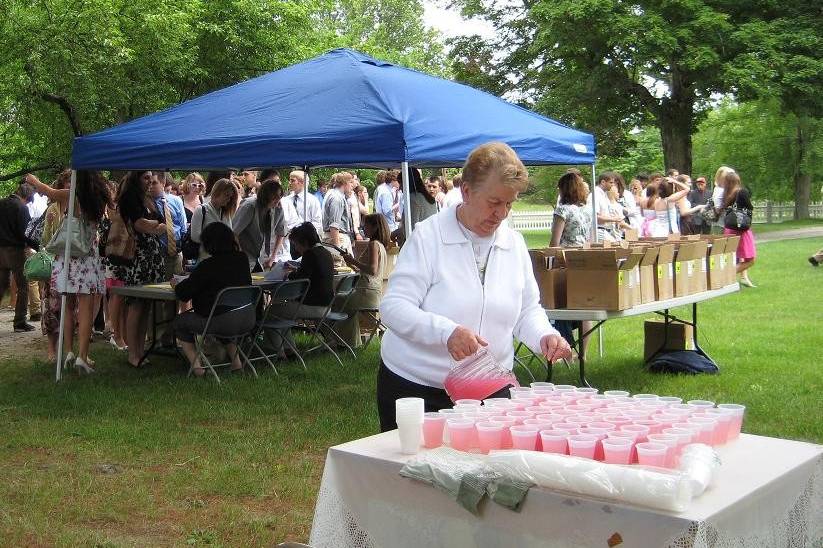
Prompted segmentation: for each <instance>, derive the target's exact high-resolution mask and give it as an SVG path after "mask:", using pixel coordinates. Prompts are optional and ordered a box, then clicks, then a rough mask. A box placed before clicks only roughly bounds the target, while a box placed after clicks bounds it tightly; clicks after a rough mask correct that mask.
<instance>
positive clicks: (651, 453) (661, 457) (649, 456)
mask: <svg viewBox="0 0 823 548" xmlns="http://www.w3.org/2000/svg"><path fill="white" fill-rule="evenodd" d="M635 447H636V449H637V463H638V464H641V465H644V466H660V467H663V466H665V464H666V452H667V451H668V448H667V447H666V446H665V445H663V444H662V443H654V442H645V443H638V444H637V445H636V446H635Z"/></svg>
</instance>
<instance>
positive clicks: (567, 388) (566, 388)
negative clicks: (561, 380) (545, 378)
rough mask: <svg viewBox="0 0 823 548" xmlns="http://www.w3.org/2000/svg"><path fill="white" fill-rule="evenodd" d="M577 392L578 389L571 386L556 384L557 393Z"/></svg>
mask: <svg viewBox="0 0 823 548" xmlns="http://www.w3.org/2000/svg"><path fill="white" fill-rule="evenodd" d="M575 390H577V387H576V386H574V385H571V384H555V385H554V391H555V392H561V393H562V392H574V391H575Z"/></svg>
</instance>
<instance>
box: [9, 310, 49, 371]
mask: <svg viewBox="0 0 823 548" xmlns="http://www.w3.org/2000/svg"><path fill="white" fill-rule="evenodd" d="M13 320H14V311H13V310H10V309H9V308H8V307H6V306H3V307H2V308H0V361H3V360H7V359H9V358H16V359H20V358H28V359H30V358H36V359H41V360H45V359H46V357H47V352H48V341H47V339H46V336H45V335H43V333H42V332H41V331H40V322H32V325H33V326H34V327H35V328H36V329H35V330H34V331H29V332H26V333H15V332H14V324H13V323H12V322H13Z"/></svg>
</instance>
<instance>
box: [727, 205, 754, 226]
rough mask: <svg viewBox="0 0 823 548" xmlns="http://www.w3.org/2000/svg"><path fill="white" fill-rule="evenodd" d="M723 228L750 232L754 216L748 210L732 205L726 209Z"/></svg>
mask: <svg viewBox="0 0 823 548" xmlns="http://www.w3.org/2000/svg"><path fill="white" fill-rule="evenodd" d="M723 227H724V228H729V229H732V230H741V231H742V230H749V229H750V228H751V227H752V215H751V213H749V211H748V210H747V209H745V208H742V207H740V208H739V207H737V204H732V205H731V206H729V207H727V208H726V214H725V215H724V216H723Z"/></svg>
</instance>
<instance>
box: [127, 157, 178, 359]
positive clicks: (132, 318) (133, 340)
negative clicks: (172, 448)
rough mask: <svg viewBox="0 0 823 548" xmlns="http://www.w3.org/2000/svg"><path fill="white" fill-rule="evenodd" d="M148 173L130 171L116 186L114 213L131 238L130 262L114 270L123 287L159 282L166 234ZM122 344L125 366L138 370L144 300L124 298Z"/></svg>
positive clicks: (145, 319)
mask: <svg viewBox="0 0 823 548" xmlns="http://www.w3.org/2000/svg"><path fill="white" fill-rule="evenodd" d="M151 179H152V172H151V171H130V172H129V173H128V174H126V177H125V179H124V180H123V184H122V185H121V186H120V194H119V196H118V197H117V210H118V211H119V212H120V216H121V217H123V221H125V223H126V226H128V227H129V229H130V230H131V231H132V234H134V235H135V239H136V245H135V252H134V261H132V263H131V265H129V266H125V267H117V268H116V269H115V274H116V275H115V277H116V278H117V279H120V280H123V281H124V282H125V284H126V285H144V284H152V283H158V282H162V281H163V274H164V272H163V271H164V264H165V263H164V259H163V251H162V248H161V246H160V235H161V234H165V233H166V224H165V222H164V221H165V218H164V217H163V214H162V213H160V212H159V211H157V206H156V205H155V204H154V200H152V199H151V197H149V194H148V190H149V185H150V184H151ZM126 304H127V305H128V309H127V312H126V343H127V344H128V347H129V357H128V360H129V365H131V366H132V367H138V366H139V364H140V359H141V358H142V356H143V347H144V345H145V341H146V331H147V330H148V326H149V323H148V322H149V313H148V312H149V307H148V301H143V300H140V299H126Z"/></svg>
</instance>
